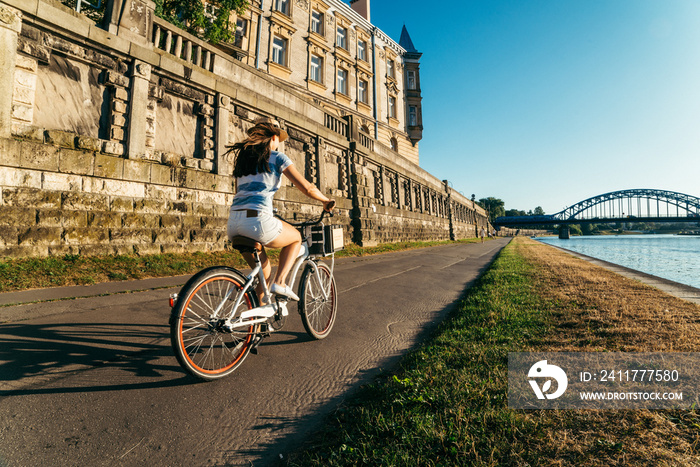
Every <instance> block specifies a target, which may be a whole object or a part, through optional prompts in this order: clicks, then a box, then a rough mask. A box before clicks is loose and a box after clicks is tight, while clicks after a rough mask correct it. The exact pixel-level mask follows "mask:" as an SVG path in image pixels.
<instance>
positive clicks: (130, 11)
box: [103, 0, 156, 44]
mask: <svg viewBox="0 0 700 467" xmlns="http://www.w3.org/2000/svg"><path fill="white" fill-rule="evenodd" d="M155 9H156V4H155V2H154V1H153V0H109V1H108V3H107V7H106V11H105V19H104V22H103V27H104V28H105V29H107V31H109V32H110V33H112V34H116V35H118V36H121V37H123V38H125V39H128V40H130V41H132V42H136V43H139V44H148V43H151V41H152V40H153V38H152V35H151V34H152V32H153V17H154V16H155Z"/></svg>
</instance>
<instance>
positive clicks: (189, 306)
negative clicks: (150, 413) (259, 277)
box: [170, 266, 259, 381]
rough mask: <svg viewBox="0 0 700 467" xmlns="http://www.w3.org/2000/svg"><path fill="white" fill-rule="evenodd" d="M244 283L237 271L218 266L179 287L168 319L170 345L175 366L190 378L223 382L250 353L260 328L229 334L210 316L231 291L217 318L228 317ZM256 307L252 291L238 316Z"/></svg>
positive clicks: (220, 323) (251, 327)
mask: <svg viewBox="0 0 700 467" xmlns="http://www.w3.org/2000/svg"><path fill="white" fill-rule="evenodd" d="M245 282H246V280H245V277H244V276H243V274H241V273H240V272H238V271H237V270H235V269H232V268H228V267H223V266H218V267H213V268H208V269H205V270H203V271H200V272H199V273H197V274H195V275H194V276H193V277H192V278H191V279H190V280H189V281H188V282H187V283H186V284H185V285H184V286H183V287H182V290H181V291H180V293H179V294H178V300H177V303H176V304H175V306H174V307H173V309H172V312H171V315H170V341H171V344H172V347H173V351H174V352H175V357H176V358H177V361H178V363H180V366H182V368H183V369H184V370H185V371H187V372H188V373H189V374H191V375H193V376H196V377H198V378H200V379H203V380H207V381H210V380H215V379H219V378H223V377H224V376H227V375H229V374H231V373H232V372H233V371H235V370H236V368H238V366H239V365H240V364H241V363H242V362H243V360H245V358H246V357H247V356H248V354H249V353H250V349H251V347H252V345H253V343H254V337H255V335H256V333H257V332H258V329H259V324H256V325H250V326H246V327H243V328H240V330H234V331H228V330H226V329H223V328H222V323H223V319H218V320H215V319H212V316H211V313H212V312H213V310H215V309H216V308H217V307H218V305H219V304H221V301H222V300H223V298H224V297H225V295H226V293H227V292H228V291H232V293H231V296H230V297H229V298H228V299H227V302H226V305H225V306H224V308H223V310H224V311H225V313H221V315H220V317H221V316H225V315H226V314H228V312H230V309H231V307H233V305H234V303H235V300H236V297H237V295H238V292H240V290H241V289H242V288H243V285H244V284H245ZM257 306H258V299H257V295H256V294H255V292H254V291H253V290H252V289H251V290H249V291H248V292H246V295H245V297H244V298H243V300H242V301H241V304H240V305H239V310H237V313H239V312H241V311H245V310H249V309H251V308H255V307H257Z"/></svg>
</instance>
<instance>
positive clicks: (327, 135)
mask: <svg viewBox="0 0 700 467" xmlns="http://www.w3.org/2000/svg"><path fill="white" fill-rule="evenodd" d="M128 1H129V2H131V4H133V5H136V4H140V5H142V6H144V8H145V9H144V10H143V11H145V12H146V13H148V12H149V11H152V10H149V7H152V6H153V3H152V2H151V1H150V0H128ZM137 10H138V9H136V10H133V11H137ZM138 11H141V10H138ZM137 19H138V18H137ZM130 21H132V22H133V21H136V19H134V18H133V17H131V18H130ZM136 22H137V23H138V21H136ZM139 24H140V23H139ZM143 24H144V25H145V26H144V28H145V29H143V30H141V29H139V28H136V29H134V28H133V27H132V28H130V29H128V34H127V33H126V32H125V33H124V34H122V33H121V32H120V33H119V35H115V34H112V33H109V32H107V31H105V30H104V29H102V28H101V27H99V26H98V25H95V24H94V23H92V22H91V21H89V20H88V19H86V18H84V17H82V16H80V15H78V14H76V13H75V12H73V11H71V10H69V9H66V8H65V7H63V6H62V5H61V4H60V3H58V2H53V1H51V0H21V1H20V0H3V1H0V215H1V217H0V218H1V219H2V220H1V221H0V256H11V257H19V256H45V255H60V254H90V255H93V254H115V253H116V254H121V253H139V254H144V253H159V252H173V251H177V252H179V251H202V250H205V251H206V250H216V249H222V248H224V247H225V244H226V235H225V230H226V219H227V216H228V207H229V205H230V203H231V199H232V197H233V193H234V190H235V187H234V186H233V180H232V178H231V177H230V170H231V164H232V161H231V159H230V156H229V155H228V154H227V152H226V146H227V145H229V144H231V143H233V142H234V141H237V140H240V139H241V138H243V136H244V135H245V130H246V129H247V128H249V127H250V126H251V125H252V124H253V121H254V120H255V119H256V118H257V117H260V116H272V117H275V118H277V119H278V120H280V121H281V122H282V125H283V127H284V128H285V129H286V130H287V132H288V133H289V134H290V139H289V140H288V141H287V142H285V143H284V146H283V148H282V150H283V151H284V152H285V153H286V154H287V155H289V157H290V158H291V159H292V160H293V161H294V163H295V165H296V166H297V168H298V169H299V170H300V171H301V172H302V173H303V174H304V175H305V176H306V177H307V179H309V180H310V181H311V182H312V183H314V184H315V185H316V186H317V187H318V188H319V189H320V190H321V191H322V192H324V193H326V194H327V195H329V196H332V197H333V198H335V199H336V200H337V201H338V208H339V215H338V216H337V217H336V218H334V220H333V222H334V223H338V224H341V225H343V226H344V229H345V236H346V241H355V242H357V243H358V244H362V245H368V244H374V243H377V242H393V241H401V240H428V239H448V238H465V237H474V236H475V235H476V232H477V230H478V226H480V225H485V224H486V217H485V213H484V211H483V210H482V209H481V208H479V207H478V206H476V205H475V204H474V202H473V201H472V200H469V199H467V198H465V197H463V196H462V195H460V194H459V193H456V192H454V191H453V190H451V189H450V188H449V185H448V183H446V182H444V181H441V180H438V179H436V178H435V177H433V176H432V175H430V174H429V173H427V172H425V171H424V170H422V169H421V168H420V167H418V166H417V165H415V164H413V163H411V162H409V161H408V160H407V159H405V158H402V157H401V156H400V155H399V154H397V153H395V152H393V151H390V150H389V149H388V148H385V147H383V146H381V145H380V144H378V143H376V142H375V141H373V140H371V139H368V138H367V137H366V135H364V134H362V133H361V132H360V131H359V129H358V125H357V124H356V122H355V121H354V120H353V116H352V115H346V116H344V117H342V116H341V117H338V116H334V115H332V114H331V113H329V112H328V111H327V109H324V108H323V107H321V106H320V105H319V104H318V103H315V102H312V101H309V99H308V98H304V97H303V96H302V94H300V93H298V92H297V91H296V90H295V89H294V88H293V87H292V86H290V85H288V84H286V83H284V82H282V81H280V80H277V79H276V78H274V77H272V76H268V75H266V74H264V73H261V72H259V71H258V70H256V69H254V68H251V67H249V66H247V65H244V64H241V63H238V62H236V61H235V60H233V59H227V58H226V57H225V56H223V55H221V54H220V53H218V54H217V52H216V51H214V50H212V51H211V52H208V50H209V49H207V47H209V48H211V46H209V45H207V44H204V43H196V42H195V41H196V39H194V38H192V41H193V43H195V45H196V46H197V47H200V48H201V50H200V53H205V52H206V53H207V54H209V55H203V56H206V57H208V58H207V67H206V68H203V67H200V66H198V65H196V64H193V63H189V62H186V61H184V60H181V59H180V58H178V57H176V56H174V55H171V54H169V53H167V52H164V51H163V50H160V49H158V48H156V47H154V45H153V44H152V36H151V32H152V30H151V29H148V27H149V22H148V15H146V17H145V18H144V22H143ZM151 25H152V22H151ZM117 30H118V31H122V30H124V31H127V30H126V29H124V28H117ZM135 31H136V32H135ZM181 33H182V34H186V33H184V32H181ZM202 51H204V52H202ZM8 70H9V72H8ZM275 204H276V207H278V208H279V209H280V210H281V213H282V214H283V215H284V216H285V217H287V218H290V219H298V218H302V217H304V216H309V215H312V214H318V213H319V212H320V209H319V206H320V205H319V203H313V202H310V200H308V198H305V197H304V196H303V195H302V194H301V193H300V192H299V191H298V190H296V189H295V188H293V187H292V186H291V185H289V184H288V183H287V182H285V185H284V186H283V187H282V189H281V190H280V192H279V193H278V196H277V198H276V201H275Z"/></svg>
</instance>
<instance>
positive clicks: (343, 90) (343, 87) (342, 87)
mask: <svg viewBox="0 0 700 467" xmlns="http://www.w3.org/2000/svg"><path fill="white" fill-rule="evenodd" d="M336 91H337V92H338V93H340V94H345V95H347V94H348V72H347V70H343V69H342V68H338V86H337V90H336Z"/></svg>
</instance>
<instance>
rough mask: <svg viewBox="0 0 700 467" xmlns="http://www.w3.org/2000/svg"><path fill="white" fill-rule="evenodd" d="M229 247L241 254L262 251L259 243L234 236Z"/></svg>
mask: <svg viewBox="0 0 700 467" xmlns="http://www.w3.org/2000/svg"><path fill="white" fill-rule="evenodd" d="M231 246H232V247H233V248H234V249H236V250H238V251H240V252H241V253H252V252H253V251H255V250H257V251H258V252H261V251H262V249H263V246H262V244H261V243H260V242H258V241H255V240H253V239H252V238H248V237H242V236H240V235H236V236H235V237H233V238H232V239H231Z"/></svg>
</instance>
